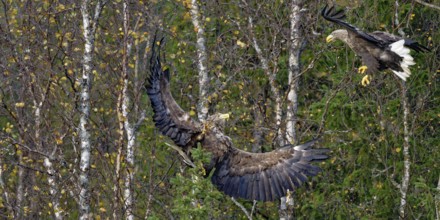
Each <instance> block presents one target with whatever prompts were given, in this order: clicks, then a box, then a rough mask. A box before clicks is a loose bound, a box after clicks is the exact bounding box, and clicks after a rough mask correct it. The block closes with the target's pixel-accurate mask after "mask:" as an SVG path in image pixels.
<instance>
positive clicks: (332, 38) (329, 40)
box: [325, 34, 335, 43]
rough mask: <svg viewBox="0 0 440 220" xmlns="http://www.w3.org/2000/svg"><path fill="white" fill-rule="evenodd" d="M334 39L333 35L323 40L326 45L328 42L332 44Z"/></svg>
mask: <svg viewBox="0 0 440 220" xmlns="http://www.w3.org/2000/svg"><path fill="white" fill-rule="evenodd" d="M334 39H335V37H334V36H333V35H331V34H330V35H328V36H327V38H326V39H325V41H326V42H327V43H330V42H332V41H333V40H334Z"/></svg>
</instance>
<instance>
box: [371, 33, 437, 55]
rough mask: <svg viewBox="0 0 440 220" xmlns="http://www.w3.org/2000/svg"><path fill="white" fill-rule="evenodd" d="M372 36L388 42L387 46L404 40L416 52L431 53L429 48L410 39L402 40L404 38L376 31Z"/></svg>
mask: <svg viewBox="0 0 440 220" xmlns="http://www.w3.org/2000/svg"><path fill="white" fill-rule="evenodd" d="M370 35H372V36H374V37H375V38H377V39H380V40H381V41H383V42H386V44H388V45H389V44H392V43H394V42H396V41H399V40H402V39H404V40H405V43H404V45H405V46H407V47H409V48H411V49H413V50H415V51H416V52H422V53H423V52H428V51H430V49H429V48H427V47H425V46H423V45H421V44H419V43H418V42H416V41H413V40H411V39H408V38H402V37H399V36H396V35H393V34H390V33H387V32H383V31H374V32H372V33H371V34H370Z"/></svg>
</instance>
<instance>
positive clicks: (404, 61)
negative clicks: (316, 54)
mask: <svg viewBox="0 0 440 220" xmlns="http://www.w3.org/2000/svg"><path fill="white" fill-rule="evenodd" d="M321 15H322V16H323V17H324V18H325V19H326V20H329V21H331V22H334V23H336V24H339V25H341V26H343V27H344V28H345V29H339V30H335V31H333V32H332V33H331V34H330V35H329V36H328V37H327V42H331V41H333V40H334V39H339V40H341V41H343V42H344V43H346V44H347V45H348V46H349V47H350V48H351V49H352V50H353V51H354V52H355V53H356V55H358V56H360V57H361V58H362V63H364V65H366V66H367V73H368V74H372V73H375V72H377V71H382V70H385V69H390V70H391V71H393V72H394V73H395V74H396V75H397V76H398V77H399V78H401V79H402V80H403V81H406V79H407V78H408V77H409V76H410V75H411V71H410V69H409V66H411V65H414V64H415V62H414V58H413V57H412V56H411V55H410V49H413V50H415V51H416V52H425V51H429V49H428V48H426V47H424V46H422V45H420V44H419V43H417V42H415V41H413V40H411V39H405V38H401V37H398V36H395V35H392V34H390V33H387V32H382V31H375V32H372V33H366V32H363V31H361V30H360V29H358V28H356V27H354V26H353V25H351V24H348V23H346V22H344V21H343V20H342V19H343V18H345V14H344V12H343V11H342V10H339V11H335V10H334V8H333V7H331V8H328V7H327V6H326V7H325V8H324V9H323V10H322V12H321Z"/></svg>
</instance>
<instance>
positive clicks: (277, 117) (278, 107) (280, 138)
mask: <svg viewBox="0 0 440 220" xmlns="http://www.w3.org/2000/svg"><path fill="white" fill-rule="evenodd" d="M245 4H247V3H245ZM248 25H249V29H250V31H249V32H250V35H251V42H252V46H253V47H254V49H255V52H256V53H257V56H258V59H259V60H260V61H261V67H262V69H263V71H264V73H265V74H266V76H267V77H268V78H269V84H270V91H271V92H272V94H273V97H274V99H275V123H276V126H277V127H276V129H277V144H278V145H279V146H283V145H285V140H284V137H283V133H282V130H281V120H282V117H283V111H282V109H281V107H282V105H281V96H280V91H279V89H278V86H277V84H276V82H275V79H276V73H273V72H272V71H270V69H269V62H268V60H267V59H266V57H264V55H263V51H262V50H261V48H260V45H259V44H258V41H257V38H256V37H255V34H254V21H253V18H252V16H250V15H249V16H248Z"/></svg>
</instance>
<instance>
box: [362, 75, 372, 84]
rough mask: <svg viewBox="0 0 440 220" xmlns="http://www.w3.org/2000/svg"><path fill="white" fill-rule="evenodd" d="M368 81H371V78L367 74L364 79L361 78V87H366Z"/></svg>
mask: <svg viewBox="0 0 440 220" xmlns="http://www.w3.org/2000/svg"><path fill="white" fill-rule="evenodd" d="M370 81H371V77H370V75H368V74H367V75H365V76H364V78H362V81H361V84H362V86H367V85H369V84H370Z"/></svg>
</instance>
